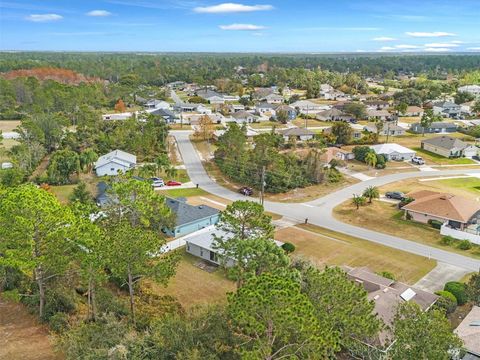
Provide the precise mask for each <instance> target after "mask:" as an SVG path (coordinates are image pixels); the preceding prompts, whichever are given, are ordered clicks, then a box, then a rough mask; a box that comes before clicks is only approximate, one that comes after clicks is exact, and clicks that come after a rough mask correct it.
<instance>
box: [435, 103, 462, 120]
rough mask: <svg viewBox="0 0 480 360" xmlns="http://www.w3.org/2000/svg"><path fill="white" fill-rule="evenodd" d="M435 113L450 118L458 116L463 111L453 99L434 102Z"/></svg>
mask: <svg viewBox="0 0 480 360" xmlns="http://www.w3.org/2000/svg"><path fill="white" fill-rule="evenodd" d="M433 113H434V114H435V115H441V116H443V117H448V118H457V117H459V116H460V115H461V113H462V108H461V106H460V105H457V104H455V103H454V102H451V101H440V102H436V103H434V104H433Z"/></svg>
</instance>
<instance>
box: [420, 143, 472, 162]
mask: <svg viewBox="0 0 480 360" xmlns="http://www.w3.org/2000/svg"><path fill="white" fill-rule="evenodd" d="M412 150H415V151H416V152H417V155H418V156H421V157H423V159H424V160H425V162H426V163H427V164H428V165H431V164H434V165H471V164H475V161H473V160H471V159H467V158H451V159H449V158H446V157H443V156H441V155H438V154H435V153H432V152H430V151H427V150H424V149H422V148H421V147H412Z"/></svg>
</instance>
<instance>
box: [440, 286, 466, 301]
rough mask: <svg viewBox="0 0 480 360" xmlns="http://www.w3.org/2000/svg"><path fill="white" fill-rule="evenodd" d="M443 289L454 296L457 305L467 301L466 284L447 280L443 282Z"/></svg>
mask: <svg viewBox="0 0 480 360" xmlns="http://www.w3.org/2000/svg"><path fill="white" fill-rule="evenodd" d="M443 290H446V291H448V292H450V293H452V294H453V296H455V298H456V299H457V304H458V305H463V304H465V303H466V302H467V301H468V296H467V291H466V286H465V284H464V283H461V282H458V281H449V282H447V283H446V284H445V287H444V288H443Z"/></svg>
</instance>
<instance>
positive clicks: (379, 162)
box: [375, 154, 387, 169]
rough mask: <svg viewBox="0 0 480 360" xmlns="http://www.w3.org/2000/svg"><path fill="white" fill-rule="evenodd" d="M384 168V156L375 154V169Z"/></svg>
mask: <svg viewBox="0 0 480 360" xmlns="http://www.w3.org/2000/svg"><path fill="white" fill-rule="evenodd" d="M386 166H387V161H386V160H385V156H383V155H380V154H377V164H376V165H375V168H377V169H385V167H386Z"/></svg>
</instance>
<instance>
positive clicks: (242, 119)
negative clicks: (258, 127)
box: [232, 111, 257, 124]
mask: <svg viewBox="0 0 480 360" xmlns="http://www.w3.org/2000/svg"><path fill="white" fill-rule="evenodd" d="M232 117H233V118H234V119H235V122H237V123H238V124H244V123H253V122H255V121H256V120H257V117H256V116H255V115H253V114H252V113H249V112H247V111H237V112H234V113H233V114H232Z"/></svg>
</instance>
